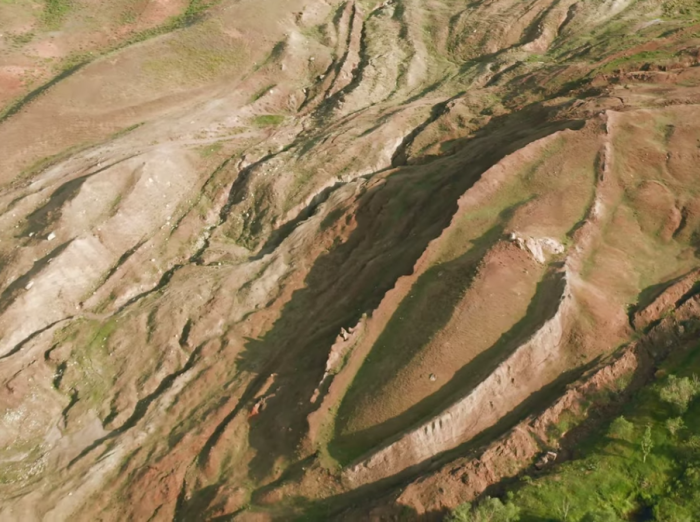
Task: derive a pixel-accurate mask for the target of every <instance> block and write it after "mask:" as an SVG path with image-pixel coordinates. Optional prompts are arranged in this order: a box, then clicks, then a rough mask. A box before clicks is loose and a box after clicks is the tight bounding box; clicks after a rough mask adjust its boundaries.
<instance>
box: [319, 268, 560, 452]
mask: <svg viewBox="0 0 700 522" xmlns="http://www.w3.org/2000/svg"><path fill="white" fill-rule="evenodd" d="M565 285H566V281H565V280H564V274H563V273H562V272H561V271H550V272H549V273H548V274H546V275H545V277H544V279H543V280H542V281H541V282H540V283H539V284H538V286H537V291H536V293H535V296H534V297H533V299H532V301H531V303H530V305H529V307H528V309H527V311H526V313H525V315H524V316H523V318H522V319H521V320H520V321H518V322H517V323H516V324H515V325H514V326H513V327H512V328H511V329H510V330H509V331H507V332H505V333H504V334H503V335H502V336H501V337H500V339H499V340H498V341H497V342H496V343H495V344H494V345H493V346H492V347H490V348H489V349H488V350H485V351H484V352H482V353H480V354H479V355H477V356H476V357H474V359H472V361H470V362H469V363H468V364H467V365H465V366H464V367H462V368H461V369H460V370H459V371H457V372H456V373H455V375H454V377H453V378H452V379H451V380H450V381H449V382H447V383H446V384H445V385H444V386H442V387H441V388H440V389H439V390H438V391H436V392H435V393H433V394H432V395H430V396H428V397H426V398H425V399H423V400H422V401H420V402H418V403H417V404H414V405H413V406H412V407H411V408H409V409H408V410H406V411H405V412H403V413H402V414H400V415H397V416H396V417H394V418H392V419H389V420H387V421H385V422H383V423H381V424H378V425H376V426H372V427H371V428H368V429H365V430H363V431H360V432H356V433H350V434H345V435H339V434H338V432H336V438H335V439H334V440H333V441H332V442H331V443H330V444H329V446H328V449H329V452H330V453H331V456H333V458H335V459H336V460H337V461H338V462H339V463H340V464H341V465H346V464H349V463H350V462H351V461H352V460H354V459H355V458H357V457H360V456H361V455H362V454H364V453H365V452H367V451H368V450H369V449H370V448H372V447H374V446H376V445H378V444H382V446H385V445H388V444H390V443H391V442H393V441H394V440H396V439H398V438H400V437H401V435H402V434H403V433H404V432H405V430H407V429H410V428H411V427H416V426H417V425H419V424H420V422H423V421H425V419H426V418H430V417H432V416H433V415H435V414H436V413H437V412H440V411H442V410H443V409H444V408H446V407H448V406H449V405H450V404H452V403H454V402H455V401H457V400H459V399H460V398H462V397H465V396H466V395H468V394H469V393H470V392H471V391H472V390H474V388H475V387H476V386H477V385H478V384H479V383H480V382H482V381H483V380H484V379H486V378H487V377H488V376H489V375H490V374H491V373H493V371H494V370H495V369H496V368H497V367H498V365H499V364H501V363H502V362H503V361H504V360H506V359H507V358H508V357H509V356H510V355H512V354H513V352H514V351H515V350H516V349H517V348H518V347H519V346H521V345H522V344H523V343H525V342H527V341H528V340H529V339H530V338H531V337H532V336H533V335H534V334H535V333H536V332H537V331H538V330H539V329H540V328H541V327H542V326H543V325H544V324H545V323H546V322H547V321H548V320H550V319H551V318H552V317H554V315H555V314H556V313H557V310H558V309H559V303H560V301H561V296H562V295H563V292H564V288H565ZM360 371H362V370H360ZM356 382H357V381H356ZM351 393H352V390H351V391H349V392H348V394H347V395H346V397H348V398H351V399H352V396H351V395H350V394H351ZM378 393H381V389H379V390H378ZM344 403H345V401H344ZM342 415H343V407H342V405H341V407H340V409H339V411H338V424H337V425H336V428H342V425H341V424H340V421H341V418H342Z"/></svg>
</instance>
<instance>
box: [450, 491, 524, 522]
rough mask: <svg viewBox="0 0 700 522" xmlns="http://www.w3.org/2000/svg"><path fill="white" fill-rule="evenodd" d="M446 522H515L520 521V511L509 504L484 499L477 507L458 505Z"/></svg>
mask: <svg viewBox="0 0 700 522" xmlns="http://www.w3.org/2000/svg"><path fill="white" fill-rule="evenodd" d="M447 520H448V522H515V521H517V520H520V509H519V508H518V507H517V506H515V505H514V504H512V503H510V502H506V503H505V504H504V503H503V502H501V501H500V500H499V499H497V498H491V497H486V498H484V500H482V501H481V502H480V503H479V505H478V506H476V507H474V508H473V507H472V505H471V504H469V503H468V502H467V503H465V504H462V505H460V506H459V507H457V509H455V510H454V511H453V512H452V514H451V515H450V516H449V517H448V518H447Z"/></svg>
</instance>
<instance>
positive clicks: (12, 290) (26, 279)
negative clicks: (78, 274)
mask: <svg viewBox="0 0 700 522" xmlns="http://www.w3.org/2000/svg"><path fill="white" fill-rule="evenodd" d="M72 242H73V240H72V239H70V240H68V241H66V242H65V243H62V244H60V245H58V246H57V247H56V248H54V249H53V250H52V251H51V252H49V253H48V254H46V255H45V256H44V257H42V258H41V259H37V260H36V261H34V264H33V265H32V267H31V268H30V269H29V270H28V271H27V272H26V273H24V274H23V275H21V276H19V277H18V278H17V279H15V280H14V281H13V282H12V283H10V284H9V285H7V287H6V288H5V289H4V290H3V291H2V294H0V314H3V313H5V312H6V311H7V309H8V308H9V307H10V306H11V305H12V303H14V302H15V299H17V297H18V296H19V294H20V292H21V291H22V290H23V289H25V288H26V287H27V285H29V283H30V282H31V280H32V278H33V277H34V276H37V275H39V274H40V273H41V272H42V271H43V270H44V268H46V267H47V266H49V263H51V261H52V260H53V259H55V258H57V257H58V256H60V255H61V254H62V253H63V251H64V250H65V249H66V248H68V247H69V246H70V244H71V243H72Z"/></svg>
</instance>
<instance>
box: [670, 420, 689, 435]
mask: <svg viewBox="0 0 700 522" xmlns="http://www.w3.org/2000/svg"><path fill="white" fill-rule="evenodd" d="M683 428H685V424H684V423H683V419H682V418H680V417H675V418H673V419H668V420H667V421H666V429H667V430H668V432H669V433H670V434H671V435H674V436H675V435H676V433H678V432H679V431H680V430H682V429H683Z"/></svg>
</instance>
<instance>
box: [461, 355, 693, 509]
mask: <svg viewBox="0 0 700 522" xmlns="http://www.w3.org/2000/svg"><path fill="white" fill-rule="evenodd" d="M665 369H666V370H667V371H669V372H671V371H672V372H673V373H671V374H670V375H669V376H668V377H667V378H664V379H662V380H661V381H659V382H656V383H653V384H650V385H648V386H646V387H644V388H643V389H642V390H641V391H640V392H639V393H637V394H636V395H635V398H634V399H633V400H632V401H631V402H630V403H629V404H628V405H627V406H626V407H625V408H624V410H623V415H621V416H618V417H617V418H616V419H614V420H613V421H611V422H610V423H609V425H607V426H601V427H600V428H599V429H598V430H596V431H595V432H594V433H592V435H591V436H590V437H589V438H588V439H587V440H585V441H584V442H583V443H582V444H580V445H579V450H580V452H581V454H582V455H583V456H582V457H581V458H579V459H577V460H573V461H570V462H567V463H565V464H562V465H560V466H557V467H556V468H554V469H553V470H552V471H551V472H550V473H549V474H547V475H544V476H542V477H540V478H536V479H528V480H527V481H523V482H522V483H521V484H520V485H516V486H515V487H514V488H513V491H512V492H511V494H512V496H511V497H510V502H511V503H512V505H513V506H514V509H517V510H519V512H520V518H519V519H520V520H522V521H536V520H566V521H572V522H579V521H580V522H583V521H595V520H601V521H602V520H606V521H619V522H621V521H623V520H659V521H673V522H676V521H677V522H682V521H688V522H691V521H694V520H700V401H697V400H696V398H697V397H698V395H700V383H699V381H698V379H697V377H696V376H695V374H694V373H693V372H697V371H700V346H699V345H695V346H694V347H693V349H692V350H690V351H687V352H683V351H679V352H678V353H676V355H675V356H674V360H673V361H669V362H668V363H667V364H666V365H665ZM459 512H460V511H456V512H455V513H459ZM456 520H474V519H469V518H467V519H456ZM499 520H500V519H499ZM514 520H515V519H514Z"/></svg>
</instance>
